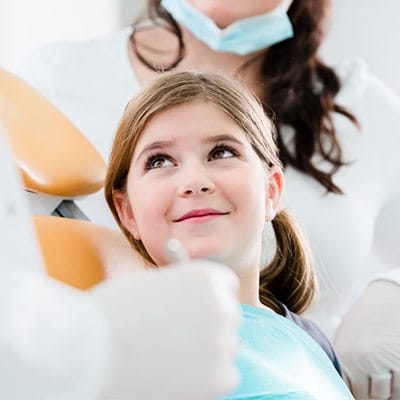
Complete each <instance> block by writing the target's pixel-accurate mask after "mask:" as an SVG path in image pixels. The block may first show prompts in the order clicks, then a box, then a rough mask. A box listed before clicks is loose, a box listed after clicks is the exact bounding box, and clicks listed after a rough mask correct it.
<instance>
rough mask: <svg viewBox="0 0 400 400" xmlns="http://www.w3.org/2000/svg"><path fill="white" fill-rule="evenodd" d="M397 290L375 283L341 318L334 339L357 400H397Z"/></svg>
mask: <svg viewBox="0 0 400 400" xmlns="http://www.w3.org/2000/svg"><path fill="white" fill-rule="evenodd" d="M399 308H400V286H399V285H397V284H395V283H392V282H389V281H375V282H373V283H371V284H370V285H369V286H368V287H367V288H366V289H365V291H364V292H363V294H362V295H361V297H360V298H359V299H358V300H357V301H356V303H355V304H354V305H353V306H352V307H351V309H350V311H349V312H348V313H347V314H346V315H345V317H344V319H343V321H342V323H341V325H340V327H339V329H338V331H337V334H336V337H335V339H334V347H335V349H336V352H337V355H338V357H339V360H340V362H341V366H342V369H343V372H344V376H345V380H346V381H347V383H348V385H349V387H350V389H351V391H352V393H353V395H354V396H355V398H356V399H357V400H366V399H374V400H387V399H391V400H399V399H400V310H399Z"/></svg>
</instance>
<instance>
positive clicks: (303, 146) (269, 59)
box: [131, 0, 358, 194]
mask: <svg viewBox="0 0 400 400" xmlns="http://www.w3.org/2000/svg"><path fill="white" fill-rule="evenodd" d="M329 9H330V0H293V3H292V4H291V6H290V8H289V10H288V15H289V18H290V20H291V22H292V25H293V30H294V37H293V38H291V39H287V40H285V41H283V42H280V43H277V44H276V45H273V46H271V47H270V48H268V49H267V51H266V52H265V54H264V55H263V56H262V57H263V58H264V59H263V63H262V67H261V75H262V77H263V87H264V88H265V90H264V94H263V97H262V98H261V99H260V100H261V102H262V103H264V104H265V105H266V108H271V109H272V110H274V112H275V114H276V123H277V127H278V139H277V141H278V147H279V152H280V159H281V161H282V163H283V164H284V165H291V166H293V167H294V168H296V169H298V170H300V171H302V172H304V173H305V174H308V175H311V176H312V177H313V178H314V179H316V180H317V181H318V182H319V183H320V184H321V185H323V186H324V187H325V188H326V190H327V192H333V193H337V194H342V193H343V192H342V190H341V189H340V187H339V186H337V185H336V184H335V182H334V180H333V177H334V174H335V173H336V172H337V171H338V170H339V168H341V167H343V166H345V165H346V164H347V162H346V160H344V158H343V155H342V148H341V146H340V144H339V142H338V140H337V136H336V127H335V124H334V121H333V113H334V112H336V113H339V114H341V115H343V116H345V117H346V118H348V119H349V120H350V121H352V122H353V123H354V124H356V125H358V123H357V119H356V118H355V116H354V115H353V114H352V113H351V112H350V111H348V110H347V109H346V108H345V107H343V106H341V105H339V104H337V103H336V102H335V96H336V94H337V93H338V92H339V89H340V86H341V85H340V81H339V78H338V76H337V74H336V73H335V71H334V69H333V68H331V67H329V66H328V65H326V64H325V63H324V62H323V61H322V60H321V59H320V58H319V57H318V50H319V47H320V44H321V41H322V39H323V36H324V26H325V20H326V16H327V14H328V11H329ZM148 15H149V17H150V19H151V20H153V22H154V23H155V24H157V25H160V23H161V24H162V26H163V27H165V29H168V30H169V31H171V32H172V33H173V34H175V35H176V37H177V39H178V48H177V55H176V57H175V59H174V60H173V61H172V62H170V63H169V64H167V65H159V64H157V62H155V59H156V57H155V59H147V58H146V57H144V56H143V55H142V52H141V51H140V50H139V47H138V46H137V44H136V30H134V31H133V33H132V36H131V40H132V45H133V49H134V51H135V53H136V55H137V57H138V58H139V59H140V60H141V62H142V63H143V64H144V65H146V66H147V67H148V68H150V69H152V70H158V71H168V70H171V69H173V68H175V67H176V66H177V65H178V64H179V63H180V61H181V60H182V59H183V57H184V55H185V44H184V41H183V36H182V32H181V29H180V27H179V25H178V24H177V23H176V21H175V20H174V19H173V18H172V16H171V15H170V14H169V13H168V12H167V11H166V10H165V9H164V8H163V7H162V5H161V2H160V0H148ZM138 30H140V28H138ZM244 67H245V66H244ZM283 125H287V126H289V127H291V128H292V129H293V134H294V136H293V140H292V141H290V143H291V145H293V148H289V146H288V145H287V143H288V141H287V140H286V141H284V140H283V138H282V135H281V130H280V127H281V126H283ZM316 154H318V155H320V156H321V157H322V158H323V159H324V160H325V161H326V162H327V165H330V168H329V169H328V171H326V169H322V168H320V167H319V166H318V165H317V163H316V162H315V161H314V160H315V158H314V156H315V155H316Z"/></svg>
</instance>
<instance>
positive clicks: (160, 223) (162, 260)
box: [114, 101, 283, 269]
mask: <svg viewBox="0 0 400 400" xmlns="http://www.w3.org/2000/svg"><path fill="white" fill-rule="evenodd" d="M282 185H283V183H282V172H281V170H280V169H279V168H272V169H270V171H266V168H265V167H264V164H262V162H261V161H260V159H259V158H258V156H257V154H256V153H255V152H254V150H253V149H252V147H251V146H250V144H249V142H248V140H247V138H246V136H245V134H244V132H243V131H242V130H241V129H240V128H239V127H238V125H236V123H235V122H234V121H233V120H232V119H230V118H229V117H228V116H227V115H226V114H225V113H223V112H222V111H221V110H220V109H219V108H217V107H216V106H215V105H213V104H211V103H206V102H200V101H197V102H193V103H189V104H183V105H179V106H176V107H174V108H172V109H169V110H166V111H163V112H161V113H159V114H158V115H156V116H155V117H154V118H153V119H152V120H150V122H149V123H148V124H147V125H146V127H145V129H144V131H143V132H142V135H141V137H140V139H139V141H138V143H137V147H136V149H135V151H134V154H133V158H132V162H131V167H130V172H129V174H128V179H127V193H126V194H121V193H120V194H116V195H115V196H114V202H115V204H116V208H117V210H118V213H119V215H120V218H121V221H122V222H123V224H124V225H125V226H126V228H127V229H128V230H129V231H130V232H131V233H132V234H133V236H134V237H135V239H137V240H141V241H142V242H143V245H144V246H145V248H146V250H147V252H148V253H149V254H150V256H151V257H152V258H153V260H154V261H155V262H156V264H157V265H164V264H167V263H168V260H167V259H166V254H165V246H166V242H167V240H168V239H170V238H175V239H178V240H180V241H181V242H182V244H183V245H184V247H185V248H186V250H187V251H188V253H189V255H190V257H191V258H208V259H213V260H215V261H219V262H223V263H225V264H227V265H229V266H231V267H232V268H234V269H240V268H244V267H248V266H254V265H257V266H258V265H259V261H260V252H261V235H262V230H263V226H264V221H268V220H271V219H272V218H273V217H274V216H275V213H276V210H277V208H278V205H279V201H280V197H281V192H282Z"/></svg>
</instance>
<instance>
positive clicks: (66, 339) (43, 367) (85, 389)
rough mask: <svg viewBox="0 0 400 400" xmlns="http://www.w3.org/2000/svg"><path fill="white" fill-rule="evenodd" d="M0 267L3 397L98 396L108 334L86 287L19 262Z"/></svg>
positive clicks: (0, 390) (76, 399)
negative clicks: (72, 285) (58, 279)
mask: <svg viewBox="0 0 400 400" xmlns="http://www.w3.org/2000/svg"><path fill="white" fill-rule="evenodd" d="M8 267H9V269H8V270H7V268H6V266H5V265H4V264H2V265H1V266H0V399H7V400H11V399H12V400H15V399H21V400H26V399H54V400H61V399H65V400H70V399H74V400H88V399H94V398H95V395H96V394H97V393H98V391H99V386H100V383H101V382H102V381H104V373H105V369H106V368H105V365H106V362H107V360H108V336H107V326H106V324H105V323H104V319H103V318H104V317H103V315H102V313H101V312H99V310H98V308H97V306H96V304H95V302H94V301H93V300H91V298H90V297H88V295H86V294H84V293H83V292H81V291H78V290H76V289H72V288H70V287H68V286H65V285H63V284H61V283H59V282H56V281H53V280H52V279H49V278H46V277H41V276H38V275H37V274H33V273H29V272H28V271H24V270H23V269H19V270H18V268H12V267H16V266H12V265H9V266H8Z"/></svg>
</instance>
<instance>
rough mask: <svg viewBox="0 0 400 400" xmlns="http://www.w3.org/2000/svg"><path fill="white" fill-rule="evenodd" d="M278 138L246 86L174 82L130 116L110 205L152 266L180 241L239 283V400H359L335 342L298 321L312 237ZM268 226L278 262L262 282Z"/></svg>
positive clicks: (191, 77)
mask: <svg viewBox="0 0 400 400" xmlns="http://www.w3.org/2000/svg"><path fill="white" fill-rule="evenodd" d="M274 136H275V128H274V126H273V124H272V122H271V120H269V119H268V118H267V117H266V116H265V114H264V112H263V110H262V107H261V105H260V104H259V103H258V102H257V101H256V100H255V98H254V97H253V96H252V95H250V94H249V93H248V92H247V91H246V90H245V89H244V88H243V87H241V86H240V85H239V84H237V83H234V82H232V81H229V80H227V79H225V78H223V77H220V76H217V75H212V74H204V73H191V72H181V73H168V74H164V75H162V76H161V77H160V78H158V79H157V80H156V81H155V82H154V83H153V84H152V85H151V86H149V87H148V88H147V89H144V90H143V91H142V92H141V93H140V94H139V95H137V96H136V97H135V98H133V99H132V100H131V102H129V103H128V105H127V107H126V109H125V112H124V115H123V117H122V120H121V122H120V126H119V128H118V131H117V134H116V137H115V140H114V145H113V149H112V152H111V157H110V164H109V170H108V174H107V178H106V187H105V192H106V198H107V202H108V204H109V206H110V208H111V210H112V212H113V214H114V217H115V218H116V220H117V222H118V224H119V226H120V227H121V229H122V230H123V232H124V233H125V234H126V236H127V237H128V239H129V240H130V242H131V243H132V245H133V247H134V248H135V249H136V250H137V251H138V252H139V253H140V254H141V255H142V257H143V258H144V259H145V260H146V261H147V262H148V264H149V265H152V266H157V267H164V266H166V265H167V264H168V258H167V255H166V253H165V247H166V243H167V241H168V240H169V239H171V238H174V239H178V240H179V241H180V242H182V244H183V246H184V247H185V248H186V250H187V251H188V253H189V255H190V257H191V258H194V259H212V260H214V261H217V262H220V263H223V264H226V265H227V266H229V267H230V268H232V270H233V271H234V272H235V273H236V274H237V276H238V278H239V282H240V290H239V298H240V302H241V303H242V311H243V324H242V328H241V338H242V348H241V353H240V355H239V360H238V365H239V369H240V373H241V378H242V382H241V385H240V387H239V389H238V390H237V392H235V393H234V394H232V395H231V396H230V397H229V398H230V399H260V398H263V399H278V398H279V399H281V398H290V399H322V398H324V399H350V398H352V397H351V394H350V393H349V391H348V390H347V388H346V386H345V385H344V383H343V381H342V380H341V378H340V376H339V374H338V373H337V371H335V368H334V366H335V367H336V368H337V369H338V368H339V367H338V365H337V361H336V358H335V355H334V353H333V351H332V348H331V346H330V345H329V342H328V341H327V340H326V339H325V338H324V337H323V335H322V334H321V332H320V331H319V330H318V328H316V327H315V325H313V324H312V323H310V322H309V321H306V320H305V319H303V318H301V317H300V316H298V315H296V313H301V312H303V311H304V310H305V309H306V308H307V306H308V305H309V304H310V302H311V300H312V298H313V296H314V291H315V286H316V283H315V280H314V279H315V278H314V272H313V269H312V267H311V264H310V257H309V254H308V251H307V248H306V246H305V244H304V242H303V239H302V237H301V234H300V232H299V230H298V229H297V228H296V226H295V224H294V223H293V221H292V219H291V217H290V215H289V214H288V213H287V212H286V211H283V210H280V209H279V204H280V200H281V196H282V191H283V173H282V167H281V163H280V161H279V157H278V154H277V148H276V145H275V142H274ZM269 221H270V222H272V227H273V230H274V232H275V237H276V254H275V256H274V257H273V259H272V262H271V263H270V265H269V266H268V267H267V268H265V269H264V270H263V272H262V273H261V276H260V268H259V264H260V258H261V247H262V246H261V242H262V233H263V229H264V224H265V222H269ZM183 301H184V299H183ZM285 317H286V318H285ZM293 322H294V323H293ZM296 324H297V325H296ZM298 325H299V326H301V327H302V328H303V329H301V328H300V327H299V326H298ZM199 328H201V324H200V322H199ZM306 331H307V332H308V333H309V334H310V335H312V336H313V337H314V338H315V339H316V341H317V342H319V345H318V344H317V343H316V341H314V340H313V339H312V338H311V337H310V335H308V334H307V333H306ZM160 334H162V333H160ZM323 349H324V350H325V352H324V350H323ZM327 354H328V356H329V357H330V358H331V361H330V360H329V358H328V356H327ZM172 361H173V360H172ZM333 364H334V365H333Z"/></svg>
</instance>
